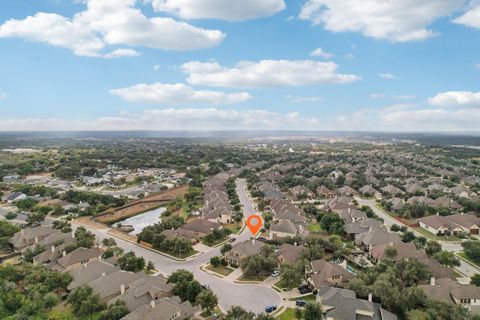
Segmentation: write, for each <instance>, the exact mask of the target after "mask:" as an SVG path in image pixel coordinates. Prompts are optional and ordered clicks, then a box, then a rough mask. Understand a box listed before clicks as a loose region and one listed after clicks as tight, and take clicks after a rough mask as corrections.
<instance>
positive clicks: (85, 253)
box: [49, 247, 102, 272]
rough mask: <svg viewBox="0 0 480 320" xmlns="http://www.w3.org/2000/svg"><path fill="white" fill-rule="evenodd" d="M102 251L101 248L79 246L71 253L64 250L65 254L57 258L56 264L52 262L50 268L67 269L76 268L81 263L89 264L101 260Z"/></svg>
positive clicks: (56, 269) (55, 269)
mask: <svg viewBox="0 0 480 320" xmlns="http://www.w3.org/2000/svg"><path fill="white" fill-rule="evenodd" d="M101 255H102V251H101V250H100V249H99V248H92V249H87V248H83V247H80V248H77V249H75V250H73V251H72V252H70V253H68V254H67V253H65V251H64V252H63V256H62V257H61V258H60V259H58V260H57V262H56V263H55V264H52V265H51V266H49V267H50V269H52V270H54V271H59V272H61V271H65V270H70V269H72V268H74V267H75V266H78V265H81V264H87V263H89V262H92V261H98V260H100V258H101V257H100V256H101Z"/></svg>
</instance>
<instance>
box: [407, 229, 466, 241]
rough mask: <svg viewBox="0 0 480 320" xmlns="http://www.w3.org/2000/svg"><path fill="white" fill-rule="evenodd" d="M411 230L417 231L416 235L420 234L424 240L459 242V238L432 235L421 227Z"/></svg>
mask: <svg viewBox="0 0 480 320" xmlns="http://www.w3.org/2000/svg"><path fill="white" fill-rule="evenodd" d="M412 229H413V230H415V231H417V232H418V233H421V234H422V235H423V236H424V237H425V238H427V239H430V240H438V241H459V240H460V238H457V237H455V236H436V235H434V234H433V233H431V232H429V231H428V230H425V229H423V228H421V227H413V228H412Z"/></svg>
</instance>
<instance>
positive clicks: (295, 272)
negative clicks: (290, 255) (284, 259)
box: [281, 261, 305, 288]
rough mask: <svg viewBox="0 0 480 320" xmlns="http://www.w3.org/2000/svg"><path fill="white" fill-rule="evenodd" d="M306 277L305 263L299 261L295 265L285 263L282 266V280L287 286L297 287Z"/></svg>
mask: <svg viewBox="0 0 480 320" xmlns="http://www.w3.org/2000/svg"><path fill="white" fill-rule="evenodd" d="M304 277H305V264H304V263H303V261H299V262H298V263H296V264H294V265H289V264H284V265H283V266H282V274H281V280H282V285H283V286H284V287H286V288H295V287H298V286H299V285H300V284H302V281H303V279H304Z"/></svg>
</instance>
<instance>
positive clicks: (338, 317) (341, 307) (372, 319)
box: [317, 286, 397, 320]
mask: <svg viewBox="0 0 480 320" xmlns="http://www.w3.org/2000/svg"><path fill="white" fill-rule="evenodd" d="M317 302H319V303H320V304H321V305H322V309H323V312H324V314H325V319H326V320H359V319H362V320H397V316H396V315H394V314H393V313H391V312H389V311H387V310H385V309H383V308H382V306H381V305H380V304H378V303H374V302H372V296H371V294H370V295H369V298H368V300H363V299H357V296H356V294H355V291H353V290H348V289H341V288H335V287H328V286H321V287H320V288H318V294H317Z"/></svg>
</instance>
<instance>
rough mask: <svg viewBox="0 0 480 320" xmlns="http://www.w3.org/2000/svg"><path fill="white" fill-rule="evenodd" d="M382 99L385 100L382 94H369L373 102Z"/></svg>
mask: <svg viewBox="0 0 480 320" xmlns="http://www.w3.org/2000/svg"><path fill="white" fill-rule="evenodd" d="M383 98H385V94H384V93H371V94H370V99H373V100H378V99H383Z"/></svg>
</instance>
